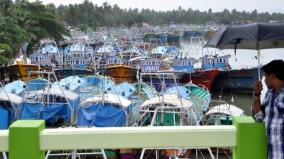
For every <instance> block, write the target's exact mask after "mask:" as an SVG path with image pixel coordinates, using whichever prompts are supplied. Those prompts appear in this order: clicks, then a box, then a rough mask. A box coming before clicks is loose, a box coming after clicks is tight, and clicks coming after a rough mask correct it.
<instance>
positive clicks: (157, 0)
mask: <svg viewBox="0 0 284 159" xmlns="http://www.w3.org/2000/svg"><path fill="white" fill-rule="evenodd" d="M30 1H35V0H30ZM42 1H43V3H44V4H48V3H54V4H55V5H56V6H58V5H59V4H69V3H72V4H74V3H81V2H82V1H83V0H42ZM90 1H92V2H93V3H95V4H98V5H99V6H101V5H102V3H103V2H108V3H109V4H111V5H114V4H117V5H118V6H119V7H120V8H138V9H142V8H149V9H154V10H161V11H166V10H173V9H177V8H178V7H179V6H182V8H184V9H187V8H189V7H190V8H192V9H199V10H201V11H204V10H208V9H209V8H211V9H212V10H213V12H217V11H223V10H224V9H225V8H227V9H229V10H232V9H234V8H235V9H237V10H238V11H243V10H245V11H250V12H251V11H253V10H254V9H256V10H257V11H258V12H269V13H273V12H281V13H284V0H90Z"/></svg>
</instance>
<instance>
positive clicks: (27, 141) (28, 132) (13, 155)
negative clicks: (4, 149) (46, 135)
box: [9, 120, 45, 159]
mask: <svg viewBox="0 0 284 159" xmlns="http://www.w3.org/2000/svg"><path fill="white" fill-rule="evenodd" d="M44 128H45V123H44V121H43V120H18V121H16V122H14V123H13V124H12V125H11V126H10V128H9V159H44V151H41V150H40V145H39V144H40V143H39V140H40V138H39V134H40V132H41V131H42V130H43V129H44Z"/></svg>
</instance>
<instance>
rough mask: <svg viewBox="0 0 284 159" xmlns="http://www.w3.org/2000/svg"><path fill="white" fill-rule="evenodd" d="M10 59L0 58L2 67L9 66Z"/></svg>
mask: <svg viewBox="0 0 284 159" xmlns="http://www.w3.org/2000/svg"><path fill="white" fill-rule="evenodd" d="M9 61H10V59H9V58H7V57H5V56H0V65H8V64H9Z"/></svg>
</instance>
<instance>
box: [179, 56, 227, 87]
mask: <svg viewBox="0 0 284 159" xmlns="http://www.w3.org/2000/svg"><path fill="white" fill-rule="evenodd" d="M229 58H230V55H223V56H217V55H216V56H208V55H206V56H204V57H202V58H200V60H201V68H200V69H195V70H194V71H192V72H187V73H184V74H183V75H181V78H180V83H187V82H190V81H192V83H194V84H197V85H202V86H205V87H206V88H207V89H208V90H209V91H212V90H213V89H212V88H213V87H212V85H213V83H214V81H215V80H216V77H217V76H218V75H219V73H220V72H221V71H225V70H229V69H231V66H230V65H229V63H228V62H229Z"/></svg>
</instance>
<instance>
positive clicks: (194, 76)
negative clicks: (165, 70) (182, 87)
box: [179, 69, 220, 91]
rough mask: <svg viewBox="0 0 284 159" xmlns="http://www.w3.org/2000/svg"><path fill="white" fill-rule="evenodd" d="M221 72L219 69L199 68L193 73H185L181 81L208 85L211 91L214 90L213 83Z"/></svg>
mask: <svg viewBox="0 0 284 159" xmlns="http://www.w3.org/2000/svg"><path fill="white" fill-rule="evenodd" d="M219 73H220V71H219V70H217V69H212V70H197V71H195V72H193V73H184V74H183V75H182V76H181V78H180V80H179V82H180V83H188V82H192V83H194V84H196V85H201V86H204V87H206V88H207V89H208V90H209V91H212V85H213V82H214V80H215V79H216V77H217V76H218V74H219Z"/></svg>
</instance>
